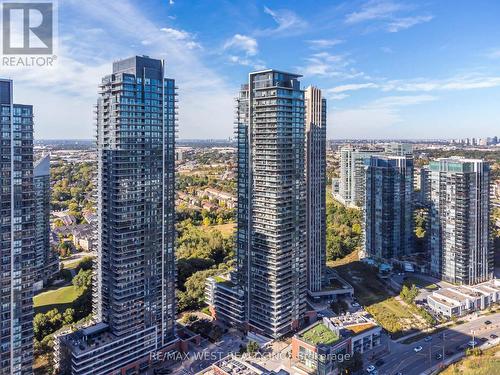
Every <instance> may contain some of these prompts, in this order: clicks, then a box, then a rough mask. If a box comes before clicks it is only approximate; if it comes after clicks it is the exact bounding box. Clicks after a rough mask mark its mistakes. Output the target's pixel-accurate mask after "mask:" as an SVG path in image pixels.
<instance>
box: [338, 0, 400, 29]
mask: <svg viewBox="0 0 500 375" xmlns="http://www.w3.org/2000/svg"><path fill="white" fill-rule="evenodd" d="M405 9H407V7H406V6H404V5H403V4H397V3H395V2H392V1H378V0H372V1H368V2H367V3H365V4H363V6H362V7H361V10H359V11H358V12H352V13H349V14H348V15H347V16H346V18H345V22H346V23H348V24H355V23H360V22H365V21H370V20H379V19H388V18H391V17H393V15H394V14H395V13H397V12H399V11H401V10H405Z"/></svg>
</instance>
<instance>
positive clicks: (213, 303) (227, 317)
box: [205, 276, 245, 329]
mask: <svg viewBox="0 0 500 375" xmlns="http://www.w3.org/2000/svg"><path fill="white" fill-rule="evenodd" d="M244 298H245V294H244V292H243V289H241V288H240V287H238V286H237V285H236V284H234V283H233V282H232V281H231V278H230V277H229V276H212V277H209V278H207V281H206V283H205V302H206V303H207V305H208V306H209V309H210V313H211V314H212V318H214V319H215V320H218V321H221V322H223V323H224V324H227V325H229V326H234V327H239V328H243V329H244V328H245V308H244V306H245V300H244Z"/></svg>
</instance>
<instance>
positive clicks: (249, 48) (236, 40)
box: [224, 34, 259, 56]
mask: <svg viewBox="0 0 500 375" xmlns="http://www.w3.org/2000/svg"><path fill="white" fill-rule="evenodd" d="M258 47H259V46H258V43H257V40H256V39H255V38H252V37H249V36H246V35H241V34H235V35H234V36H233V37H232V38H231V39H229V40H227V41H226V43H224V49H225V50H227V49H236V50H240V51H243V52H244V53H245V54H246V55H247V56H255V55H256V54H257V52H258Z"/></svg>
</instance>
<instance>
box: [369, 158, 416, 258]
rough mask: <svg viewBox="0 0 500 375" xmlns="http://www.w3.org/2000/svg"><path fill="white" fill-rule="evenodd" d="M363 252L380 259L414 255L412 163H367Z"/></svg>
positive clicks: (385, 160) (390, 160)
mask: <svg viewBox="0 0 500 375" xmlns="http://www.w3.org/2000/svg"><path fill="white" fill-rule="evenodd" d="M365 163H366V170H365V180H366V191H365V206H364V229H365V238H364V252H365V254H366V255H367V256H369V257H372V258H375V259H378V260H384V259H391V258H397V257H400V256H402V255H408V254H410V253H411V252H413V159H412V158H411V157H408V156H372V157H370V158H369V159H367V160H366V161H365Z"/></svg>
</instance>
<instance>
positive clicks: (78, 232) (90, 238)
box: [72, 224, 97, 251]
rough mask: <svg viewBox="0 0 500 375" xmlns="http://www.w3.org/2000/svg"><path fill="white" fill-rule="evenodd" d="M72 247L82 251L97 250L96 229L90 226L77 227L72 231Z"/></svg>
mask: <svg viewBox="0 0 500 375" xmlns="http://www.w3.org/2000/svg"><path fill="white" fill-rule="evenodd" d="M72 234H73V245H75V247H76V248H79V247H80V248H82V249H83V250H84V251H94V250H97V228H96V227H94V226H92V225H85V224H82V225H78V226H75V228H74V229H73V232H72Z"/></svg>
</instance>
